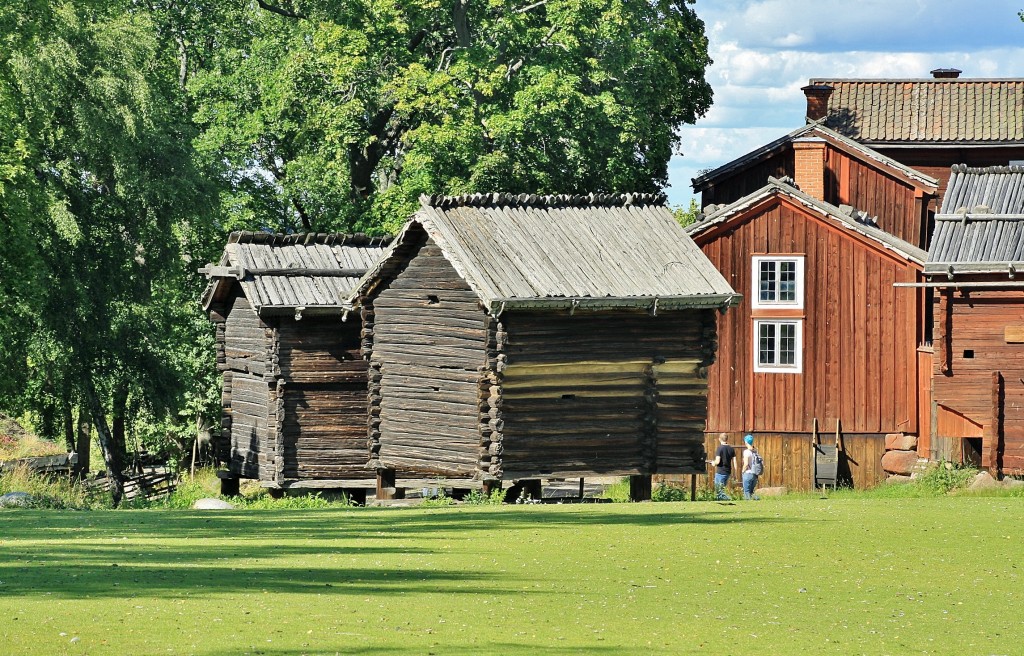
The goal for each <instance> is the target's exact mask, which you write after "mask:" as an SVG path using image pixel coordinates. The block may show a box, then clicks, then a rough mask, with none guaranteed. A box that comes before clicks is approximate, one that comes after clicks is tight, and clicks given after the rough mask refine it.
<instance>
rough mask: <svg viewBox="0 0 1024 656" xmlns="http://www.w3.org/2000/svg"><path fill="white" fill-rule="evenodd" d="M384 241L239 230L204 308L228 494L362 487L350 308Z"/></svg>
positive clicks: (359, 381) (358, 367) (213, 274)
mask: <svg viewBox="0 0 1024 656" xmlns="http://www.w3.org/2000/svg"><path fill="white" fill-rule="evenodd" d="M388 241H389V240H387V239H383V238H377V237H374V238H371V237H366V236H364V235H335V234H298V235H275V234H268V233H253V232H235V233H232V234H231V235H230V237H229V238H228V243H227V245H226V247H225V249H224V253H223V255H222V257H221V259H220V262H219V263H218V264H217V265H208V266H207V267H206V268H204V269H201V270H200V271H201V272H203V273H206V275H207V276H208V277H209V278H210V284H209V285H208V287H207V289H206V291H205V294H204V296H203V302H202V303H203V308H204V310H205V311H206V312H207V313H208V316H209V317H210V319H211V321H213V322H214V324H215V325H216V344H217V367H218V369H219V370H220V372H221V375H222V381H223V387H222V397H221V398H222V408H223V414H222V417H223V419H222V444H223V445H224V446H225V448H226V451H227V453H225V454H224V455H225V460H226V461H227V463H228V471H227V472H226V473H225V474H224V475H223V476H222V478H223V479H224V481H223V482H222V485H223V486H224V489H225V491H226V493H231V492H232V491H237V485H238V479H239V478H248V479H256V480H258V481H260V483H261V484H262V485H263V486H264V487H267V488H270V489H271V490H272V491H275V492H276V491H283V490H287V489H290V488H296V489H298V488H303V487H306V488H327V489H330V488H338V489H351V490H353V492H352V493H353V494H356V495H357V496H358V495H360V494H362V493H361V492H359V490H360V489H365V488H366V487H370V488H372V487H373V486H374V485H375V484H376V478H375V475H374V472H373V470H371V469H368V468H367V467H366V465H367V461H368V459H369V458H368V453H369V452H368V449H367V444H366V371H367V370H366V363H365V361H364V360H363V358H362V357H361V355H360V350H359V349H360V325H359V319H358V316H357V315H354V314H349V312H348V309H349V306H347V305H346V303H347V299H348V297H349V295H350V294H351V292H352V289H353V288H354V287H355V286H356V283H357V282H358V281H359V279H360V277H361V276H362V275H363V274H365V273H366V271H367V270H368V269H369V268H370V267H371V266H372V265H373V264H375V263H376V261H377V260H378V259H379V257H380V256H381V255H382V254H383V252H384V250H385V248H386V246H387V243H388Z"/></svg>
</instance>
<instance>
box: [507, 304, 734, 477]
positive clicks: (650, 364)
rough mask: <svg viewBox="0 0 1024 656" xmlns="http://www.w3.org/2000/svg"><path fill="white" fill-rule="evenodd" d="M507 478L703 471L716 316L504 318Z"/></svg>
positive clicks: (533, 315) (522, 314)
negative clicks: (707, 375) (709, 367)
mask: <svg viewBox="0 0 1024 656" xmlns="http://www.w3.org/2000/svg"><path fill="white" fill-rule="evenodd" d="M502 328H503V333H504V334H503V335H502V337H501V338H500V339H499V340H498V341H499V344H502V346H503V354H504V355H505V358H506V360H505V363H504V367H503V368H502V374H501V381H500V395H501V405H500V407H501V419H502V442H501V450H502V462H503V467H504V475H505V477H506V478H536V477H541V476H578V475H594V474H614V475H626V474H653V473H677V474H686V473H696V472H702V471H703V469H704V468H703V460H704V451H703V427H704V421H705V418H706V412H707V396H706V395H707V385H706V381H705V380H704V379H703V378H702V377H701V374H702V373H703V372H704V371H705V369H704V368H705V367H706V366H707V365H708V364H709V363H710V362H711V361H712V359H713V352H714V346H715V345H714V312H713V311H707V310H700V311H697V310H694V311H685V312H672V313H664V314H660V315H658V316H656V317H652V316H650V315H649V314H648V313H646V312H635V313H627V312H616V313H592V312H579V313H576V314H574V315H570V314H569V313H568V312H566V311H561V312H557V313H552V312H544V313H541V312H537V313H527V312H507V313H505V314H504V315H502Z"/></svg>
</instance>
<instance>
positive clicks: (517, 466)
mask: <svg viewBox="0 0 1024 656" xmlns="http://www.w3.org/2000/svg"><path fill="white" fill-rule="evenodd" d="M421 203H422V207H421V209H420V210H419V212H418V213H417V214H416V215H415V216H414V217H413V218H412V219H411V220H410V221H409V222H408V223H407V224H406V226H405V227H404V228H403V230H402V231H401V233H400V234H399V235H398V237H397V238H396V240H395V242H394V243H393V244H392V246H391V248H390V249H389V251H388V253H387V255H386V256H385V257H384V258H382V260H381V261H380V262H379V263H378V264H377V265H376V266H375V267H374V268H373V269H372V270H371V271H370V272H369V273H368V274H367V275H366V277H364V279H363V281H362V282H361V283H360V286H359V288H358V289H357V291H356V294H355V295H354V297H353V303H354V304H356V305H358V306H359V307H360V308H361V314H362V318H363V324H364V333H365V335H366V337H365V341H364V344H363V348H364V355H365V357H366V358H367V359H368V361H369V369H370V418H369V438H370V444H371V459H372V465H373V466H374V467H375V468H376V469H377V470H378V472H379V475H380V477H381V483H380V484H381V486H386V485H388V484H389V483H390V480H389V479H390V478H391V477H393V476H394V473H393V472H394V470H396V469H403V470H406V471H412V472H418V473H420V474H422V475H427V476H437V477H443V478H445V479H448V480H450V481H462V482H463V483H462V485H468V484H469V483H479V484H480V485H481V486H482V487H484V488H487V489H489V490H490V489H494V488H500V487H501V486H502V481H517V482H518V484H519V485H522V486H523V487H524V489H529V490H531V491H532V492H533V494H534V495H536V489H537V487H539V482H540V480H541V479H550V478H562V477H586V476H594V475H615V476H631V477H633V478H632V479H631V481H632V490H633V492H632V493H633V496H634V498H645V497H648V498H649V495H650V477H651V475H652V474H656V473H672V474H694V473H698V472H699V473H703V472H704V470H705V465H704V459H705V453H704V447H703V429H704V422H705V417H706V411H707V400H706V394H707V384H706V380H705V378H704V376H705V374H706V370H707V367H708V366H709V365H710V364H711V363H712V362H713V360H714V353H715V347H716V340H715V315H716V314H717V313H718V312H719V311H724V310H725V309H726V308H728V307H729V306H730V305H731V304H733V303H735V302H736V301H737V300H738V297H737V295H736V293H735V292H734V291H733V290H732V288H731V287H730V286H729V285H728V284H726V282H725V280H724V279H723V278H722V276H721V274H719V273H718V271H716V270H715V268H714V267H713V266H711V263H710V262H708V260H707V258H706V257H704V255H703V254H702V253H701V252H700V249H698V248H697V247H696V245H695V244H694V243H693V241H692V240H691V239H690V238H689V237H688V236H687V235H686V233H685V232H684V231H683V229H682V228H681V227H680V226H679V225H678V223H677V222H676V221H675V219H674V218H673V216H672V213H671V211H669V209H668V208H667V207H665V205H664V197H663V196H652V195H647V194H626V195H615V196H612V195H597V196H595V195H590V196H543V197H537V196H530V195H507V194H486V195H473V196H460V197H436V196H435V197H429V198H428V197H423V198H422V199H421ZM535 483H536V485H535ZM527 484H528V485H527Z"/></svg>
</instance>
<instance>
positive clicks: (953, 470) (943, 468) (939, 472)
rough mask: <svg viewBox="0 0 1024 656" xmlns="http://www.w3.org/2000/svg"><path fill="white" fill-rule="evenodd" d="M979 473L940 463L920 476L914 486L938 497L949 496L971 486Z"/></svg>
mask: <svg viewBox="0 0 1024 656" xmlns="http://www.w3.org/2000/svg"><path fill="white" fill-rule="evenodd" d="M977 473H978V470H977V469H975V468H973V467H967V466H963V465H958V464H955V463H951V462H940V463H937V464H936V466H934V467H929V468H928V470H927V471H925V472H924V473H923V474H921V475H920V476H918V477H917V478H916V479H915V480H914V484H916V485H917V486H918V487H921V488H924V489H926V490H929V491H931V492H934V493H935V494H936V495H942V494H949V493H950V492H956V491H957V490H960V489H963V488H965V487H967V486H968V485H970V483H971V480H972V479H973V478H974V476H975V475H976V474H977Z"/></svg>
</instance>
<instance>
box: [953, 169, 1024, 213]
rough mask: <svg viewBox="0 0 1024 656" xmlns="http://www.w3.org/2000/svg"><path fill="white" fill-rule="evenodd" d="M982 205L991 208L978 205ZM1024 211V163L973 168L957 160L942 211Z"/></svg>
mask: <svg viewBox="0 0 1024 656" xmlns="http://www.w3.org/2000/svg"><path fill="white" fill-rule="evenodd" d="M979 207H985V208H988V210H987V211H986V210H983V209H976V208H979ZM960 210H964V211H968V212H972V211H973V212H977V213H979V214H982V213H987V214H1024V166H987V167H984V168H971V167H969V166H966V165H964V164H956V165H954V166H953V168H952V174H951V175H950V176H949V184H947V185H946V195H945V196H943V198H942V209H941V210H939V212H940V213H941V214H954V213H956V212H958V211H960Z"/></svg>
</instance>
